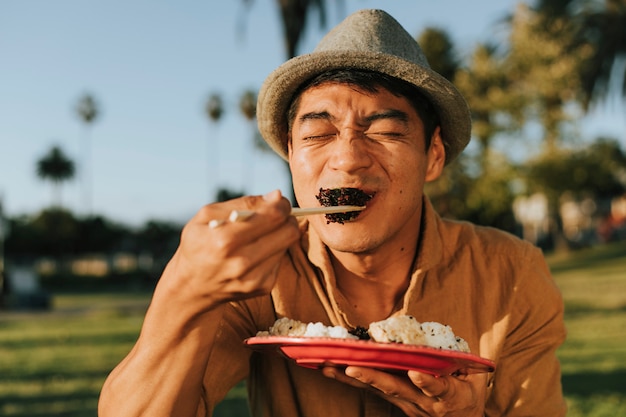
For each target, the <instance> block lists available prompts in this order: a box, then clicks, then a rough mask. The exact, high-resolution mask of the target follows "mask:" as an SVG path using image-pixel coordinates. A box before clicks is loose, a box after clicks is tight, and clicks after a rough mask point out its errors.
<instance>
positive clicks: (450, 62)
mask: <svg viewBox="0 0 626 417" xmlns="http://www.w3.org/2000/svg"><path fill="white" fill-rule="evenodd" d="M417 42H418V43H419V44H420V46H421V47H422V51H423V52H424V55H426V59H428V63H429V64H430V67H431V68H432V69H433V70H434V71H436V72H438V73H439V74H441V75H442V76H443V77H445V78H446V79H447V80H448V81H452V82H454V79H455V77H456V72H457V70H458V69H459V67H460V64H461V62H460V60H459V59H458V58H457V56H456V54H455V52H454V44H453V43H452V40H451V39H450V36H449V35H448V33H447V32H446V31H445V30H443V29H439V28H433V27H429V28H426V29H424V30H423V31H422V32H421V34H420V35H419V36H418V37H417Z"/></svg>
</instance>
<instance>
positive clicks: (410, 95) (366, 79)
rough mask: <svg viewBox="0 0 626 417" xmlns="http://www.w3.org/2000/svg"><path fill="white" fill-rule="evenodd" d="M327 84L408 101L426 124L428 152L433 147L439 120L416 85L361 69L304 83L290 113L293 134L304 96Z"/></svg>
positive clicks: (333, 72) (330, 73)
mask: <svg viewBox="0 0 626 417" xmlns="http://www.w3.org/2000/svg"><path fill="white" fill-rule="evenodd" d="M324 83H338V84H348V85H352V86H355V87H357V88H360V89H362V90H364V91H367V92H370V93H376V92H378V89H379V88H384V89H386V90H388V91H389V92H390V93H391V94H393V95H395V96H396V97H404V98H406V99H407V100H408V101H409V103H410V104H411V106H412V107H413V108H414V109H415V111H416V112H417V114H418V115H419V117H420V119H421V120H422V123H423V125H424V139H425V141H426V149H428V148H429V147H430V140H431V138H432V136H433V133H434V132H435V129H436V128H437V126H439V116H438V115H437V112H436V111H435V108H434V107H433V105H432V103H431V102H430V101H429V100H428V99H427V98H426V97H425V96H424V94H422V92H421V91H420V90H419V89H418V88H417V87H415V86H414V85H413V84H410V83H408V82H406V81H404V80H401V79H399V78H395V77H392V76H389V75H386V74H381V73H379V72H375V71H367V70H361V69H350V68H345V69H335V70H329V71H326V72H323V73H321V74H318V75H316V76H315V77H313V78H310V79H309V80H307V81H305V82H304V83H302V84H301V85H300V87H298V89H297V90H296V91H295V93H294V94H293V97H292V99H291V103H290V104H289V109H288V111H287V123H288V129H289V131H291V127H292V126H293V121H294V119H295V117H296V111H297V109H298V106H299V105H300V97H301V95H302V93H303V92H304V91H306V90H307V89H309V88H311V87H316V86H319V85H321V84H324Z"/></svg>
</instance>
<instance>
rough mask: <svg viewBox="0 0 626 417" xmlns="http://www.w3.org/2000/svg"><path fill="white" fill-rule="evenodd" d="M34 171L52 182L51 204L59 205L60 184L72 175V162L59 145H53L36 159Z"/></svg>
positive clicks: (60, 203)
mask: <svg viewBox="0 0 626 417" xmlns="http://www.w3.org/2000/svg"><path fill="white" fill-rule="evenodd" d="M36 171H37V176H38V177H39V178H41V179H42V180H44V181H45V180H49V181H50V182H51V183H52V186H53V200H52V206H53V207H61V206H62V199H61V185H62V184H63V183H64V182H66V181H69V180H71V179H72V178H73V177H74V162H72V160H71V159H70V158H69V157H67V156H66V155H65V153H63V151H62V150H61V148H60V147H59V146H53V147H52V149H50V151H49V152H48V153H47V154H45V155H44V156H42V157H41V159H39V160H38V161H37V168H36Z"/></svg>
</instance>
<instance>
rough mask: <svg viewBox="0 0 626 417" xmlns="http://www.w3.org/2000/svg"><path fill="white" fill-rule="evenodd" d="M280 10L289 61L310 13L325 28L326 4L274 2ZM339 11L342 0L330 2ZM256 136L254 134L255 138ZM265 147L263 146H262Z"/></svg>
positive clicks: (316, 1) (321, 0) (300, 0)
mask: <svg viewBox="0 0 626 417" xmlns="http://www.w3.org/2000/svg"><path fill="white" fill-rule="evenodd" d="M243 3H244V5H246V6H248V7H249V6H250V5H252V3H254V0H243ZM276 3H277V5H278V8H279V10H280V17H281V22H282V26H283V40H284V45H285V53H286V58H287V59H290V58H293V57H295V56H296V55H297V54H298V45H299V43H300V40H301V39H302V34H303V33H305V30H306V27H307V22H308V17H309V15H310V14H311V12H312V11H314V10H317V12H318V14H319V23H320V27H321V28H324V27H326V2H325V1H324V0H276ZM332 3H333V4H334V5H336V6H337V8H338V9H339V10H340V14H345V11H343V9H344V3H345V2H344V0H335V1H334V2H332ZM257 137H258V134H257V133H255V138H257ZM255 142H256V140H255ZM264 146H265V144H264ZM285 167H286V168H287V171H288V176H287V178H288V180H289V182H290V184H291V172H290V171H289V166H288V165H287V164H285ZM289 188H290V189H291V201H292V203H293V204H294V205H296V204H297V202H296V198H295V195H294V194H293V186H292V185H291V186H290V187H289Z"/></svg>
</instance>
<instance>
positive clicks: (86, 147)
mask: <svg viewBox="0 0 626 417" xmlns="http://www.w3.org/2000/svg"><path fill="white" fill-rule="evenodd" d="M75 110H76V114H77V116H78V118H79V119H80V121H81V122H82V123H83V124H84V126H85V133H84V138H83V161H82V166H81V170H80V174H81V177H82V179H83V204H84V205H85V212H86V214H87V215H90V214H91V210H92V193H93V189H92V187H93V184H92V175H93V171H92V161H91V159H92V158H91V135H90V130H91V126H92V125H93V123H94V122H95V121H96V118H97V117H98V116H99V114H100V110H99V108H98V104H97V103H96V99H95V98H94V97H93V95H91V94H89V93H85V94H83V95H82V96H81V97H80V98H79V100H78V103H77V105H76V109H75Z"/></svg>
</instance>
